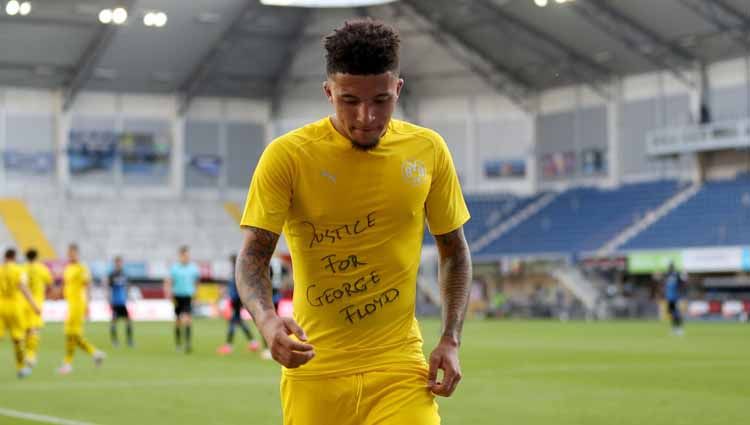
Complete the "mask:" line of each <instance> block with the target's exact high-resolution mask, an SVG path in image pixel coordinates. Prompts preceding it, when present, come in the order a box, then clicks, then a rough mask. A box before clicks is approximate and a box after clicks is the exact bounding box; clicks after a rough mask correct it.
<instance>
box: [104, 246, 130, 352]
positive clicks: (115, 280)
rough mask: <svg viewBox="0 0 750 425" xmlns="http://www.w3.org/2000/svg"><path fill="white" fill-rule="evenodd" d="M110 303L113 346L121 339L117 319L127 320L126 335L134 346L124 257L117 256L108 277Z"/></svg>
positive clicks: (110, 334) (118, 343)
mask: <svg viewBox="0 0 750 425" xmlns="http://www.w3.org/2000/svg"><path fill="white" fill-rule="evenodd" d="M107 280H108V283H109V304H110V307H112V321H111V322H110V325H109V338H110V341H112V346H114V347H117V346H119V345H120V341H119V339H118V338H117V321H118V320H119V319H124V320H125V335H126V337H127V340H128V347H133V345H134V343H133V323H132V321H131V320H130V315H129V314H128V307H127V304H128V276H127V275H126V274H125V270H124V269H123V267H122V257H115V262H114V268H113V269H112V272H111V273H110V274H109V277H108V279H107Z"/></svg>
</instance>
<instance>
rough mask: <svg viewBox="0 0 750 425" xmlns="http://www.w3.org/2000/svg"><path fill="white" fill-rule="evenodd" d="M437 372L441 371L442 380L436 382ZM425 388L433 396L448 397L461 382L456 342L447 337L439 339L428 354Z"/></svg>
mask: <svg viewBox="0 0 750 425" xmlns="http://www.w3.org/2000/svg"><path fill="white" fill-rule="evenodd" d="M438 370H442V371H443V379H442V381H440V382H437V377H438ZM427 381H428V382H427V386H428V387H429V388H430V391H432V393H433V394H435V395H439V396H443V397H450V396H451V394H453V391H455V390H456V386H458V383H459V382H460V381H461V366H460V365H459V363H458V342H457V341H455V340H452V339H450V338H447V337H443V338H440V342H439V343H438V345H437V347H435V349H434V350H432V353H431V354H430V371H429V373H428V375H427Z"/></svg>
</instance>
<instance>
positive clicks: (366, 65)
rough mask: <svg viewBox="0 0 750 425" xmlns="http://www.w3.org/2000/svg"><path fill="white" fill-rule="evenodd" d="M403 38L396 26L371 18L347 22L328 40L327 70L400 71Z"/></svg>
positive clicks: (371, 72)
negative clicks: (399, 57) (400, 51)
mask: <svg viewBox="0 0 750 425" xmlns="http://www.w3.org/2000/svg"><path fill="white" fill-rule="evenodd" d="M400 43H401V40H400V38H399V36H398V32H397V31H396V30H395V29H393V27H391V26H389V25H387V24H385V23H383V22H380V21H375V20H373V19H370V18H366V19H356V20H351V21H346V22H345V23H344V25H343V26H342V27H341V28H337V29H335V30H334V31H333V33H331V34H330V35H328V36H326V37H325V39H324V45H325V49H326V72H327V73H328V75H333V74H336V73H343V74H352V75H377V74H382V73H384V72H388V71H392V72H395V73H398V69H399V59H398V51H399V45H400Z"/></svg>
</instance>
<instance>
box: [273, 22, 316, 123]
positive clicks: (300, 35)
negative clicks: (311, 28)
mask: <svg viewBox="0 0 750 425" xmlns="http://www.w3.org/2000/svg"><path fill="white" fill-rule="evenodd" d="M312 16H313V14H312V9H307V8H305V9H302V10H301V11H300V14H299V17H298V18H297V19H298V22H297V25H296V28H295V30H294V34H293V35H292V36H291V37H290V40H291V41H290V42H289V43H287V44H286V45H285V51H284V53H283V55H284V56H283V58H282V60H281V65H280V66H279V68H278V69H277V70H276V72H275V73H274V75H275V77H274V79H273V83H272V85H271V87H273V89H272V91H271V93H272V95H271V116H273V117H275V116H276V115H278V113H279V111H280V110H281V100H282V98H283V97H284V92H285V89H286V87H287V86H288V84H289V78H290V76H291V75H292V68H293V66H294V59H295V58H296V57H297V55H298V54H299V52H300V49H301V48H302V46H303V45H304V44H305V29H307V27H308V25H309V24H310V21H311V18H312Z"/></svg>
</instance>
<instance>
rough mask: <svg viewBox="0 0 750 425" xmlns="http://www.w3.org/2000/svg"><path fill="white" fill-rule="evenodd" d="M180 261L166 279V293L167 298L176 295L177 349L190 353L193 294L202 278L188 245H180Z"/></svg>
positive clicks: (175, 330)
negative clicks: (191, 258)
mask: <svg viewBox="0 0 750 425" xmlns="http://www.w3.org/2000/svg"><path fill="white" fill-rule="evenodd" d="M179 254H180V261H179V262H178V263H176V264H174V265H172V268H171V269H170V270H169V277H167V279H166V280H165V281H164V295H165V296H166V297H167V298H172V297H174V315H175V324H174V339H175V345H176V346H177V350H178V351H181V350H183V349H184V350H185V353H188V354H189V353H190V352H192V350H193V344H192V323H193V320H192V315H193V295H195V288H196V284H197V283H198V280H199V279H200V270H199V269H198V266H196V265H195V263H191V262H190V250H189V248H188V247H187V246H182V247H180V251H179ZM183 330H184V335H185V344H184V346H183V343H182V335H183Z"/></svg>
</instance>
